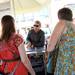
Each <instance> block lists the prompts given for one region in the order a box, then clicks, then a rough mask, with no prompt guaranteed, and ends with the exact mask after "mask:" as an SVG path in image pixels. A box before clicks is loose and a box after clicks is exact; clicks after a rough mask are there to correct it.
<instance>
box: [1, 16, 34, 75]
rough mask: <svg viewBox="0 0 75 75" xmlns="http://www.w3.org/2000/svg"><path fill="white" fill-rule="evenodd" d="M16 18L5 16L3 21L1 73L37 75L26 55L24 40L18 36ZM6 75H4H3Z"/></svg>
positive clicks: (7, 74)
mask: <svg viewBox="0 0 75 75" xmlns="http://www.w3.org/2000/svg"><path fill="white" fill-rule="evenodd" d="M14 25H15V24H14V18H13V17H12V16H10V15H5V16H3V17H2V19H1V29H2V30H1V31H2V33H1V32H0V33H1V36H0V72H1V73H2V72H3V73H5V75H9V74H10V75H11V74H12V75H21V74H22V75H28V72H30V74H31V75H35V72H34V70H33V68H32V66H31V63H30V61H29V59H28V57H27V55H26V52H25V48H24V40H23V38H22V36H21V35H19V34H16V32H15V26H14ZM3 75H4V74H3Z"/></svg>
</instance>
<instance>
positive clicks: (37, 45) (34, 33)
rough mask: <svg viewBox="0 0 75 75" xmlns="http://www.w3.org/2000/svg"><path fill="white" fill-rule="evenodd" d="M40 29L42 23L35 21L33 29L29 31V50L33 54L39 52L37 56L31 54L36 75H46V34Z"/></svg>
mask: <svg viewBox="0 0 75 75" xmlns="http://www.w3.org/2000/svg"><path fill="white" fill-rule="evenodd" d="M40 28H41V23H40V21H35V23H34V25H33V29H31V30H30V31H29V33H28V36H27V49H28V50H29V51H31V52H34V51H37V53H35V54H30V56H31V57H30V60H31V61H33V62H32V64H33V65H32V66H33V67H34V70H35V72H36V75H45V70H44V60H43V52H42V51H43V50H44V43H45V34H44V32H43V31H42V30H41V29H40ZM38 63H39V65H38ZM36 64H37V65H36ZM35 65H36V66H35Z"/></svg>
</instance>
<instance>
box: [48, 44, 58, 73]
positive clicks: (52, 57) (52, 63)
mask: <svg viewBox="0 0 75 75" xmlns="http://www.w3.org/2000/svg"><path fill="white" fill-rule="evenodd" d="M58 52H59V46H58V45H56V46H55V49H54V50H53V51H52V52H50V53H49V54H48V63H47V72H48V73H54V71H55V67H56V62H57V57H58Z"/></svg>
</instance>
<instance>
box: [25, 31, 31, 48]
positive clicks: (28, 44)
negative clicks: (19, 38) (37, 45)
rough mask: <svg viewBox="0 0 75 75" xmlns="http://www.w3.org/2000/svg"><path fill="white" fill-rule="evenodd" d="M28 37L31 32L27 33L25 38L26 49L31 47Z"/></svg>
mask: <svg viewBox="0 0 75 75" xmlns="http://www.w3.org/2000/svg"><path fill="white" fill-rule="evenodd" d="M30 35H31V32H30V31H29V32H28V35H27V38H26V45H27V46H26V47H27V48H29V47H31V42H30Z"/></svg>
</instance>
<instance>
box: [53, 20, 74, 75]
mask: <svg viewBox="0 0 75 75" xmlns="http://www.w3.org/2000/svg"><path fill="white" fill-rule="evenodd" d="M66 26H67V30H66V32H64V33H63V35H62V36H61V40H60V42H59V53H58V58H57V64H56V69H55V74H54V75H75V31H74V30H73V28H72V27H71V26H72V23H71V22H69V21H66Z"/></svg>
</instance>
